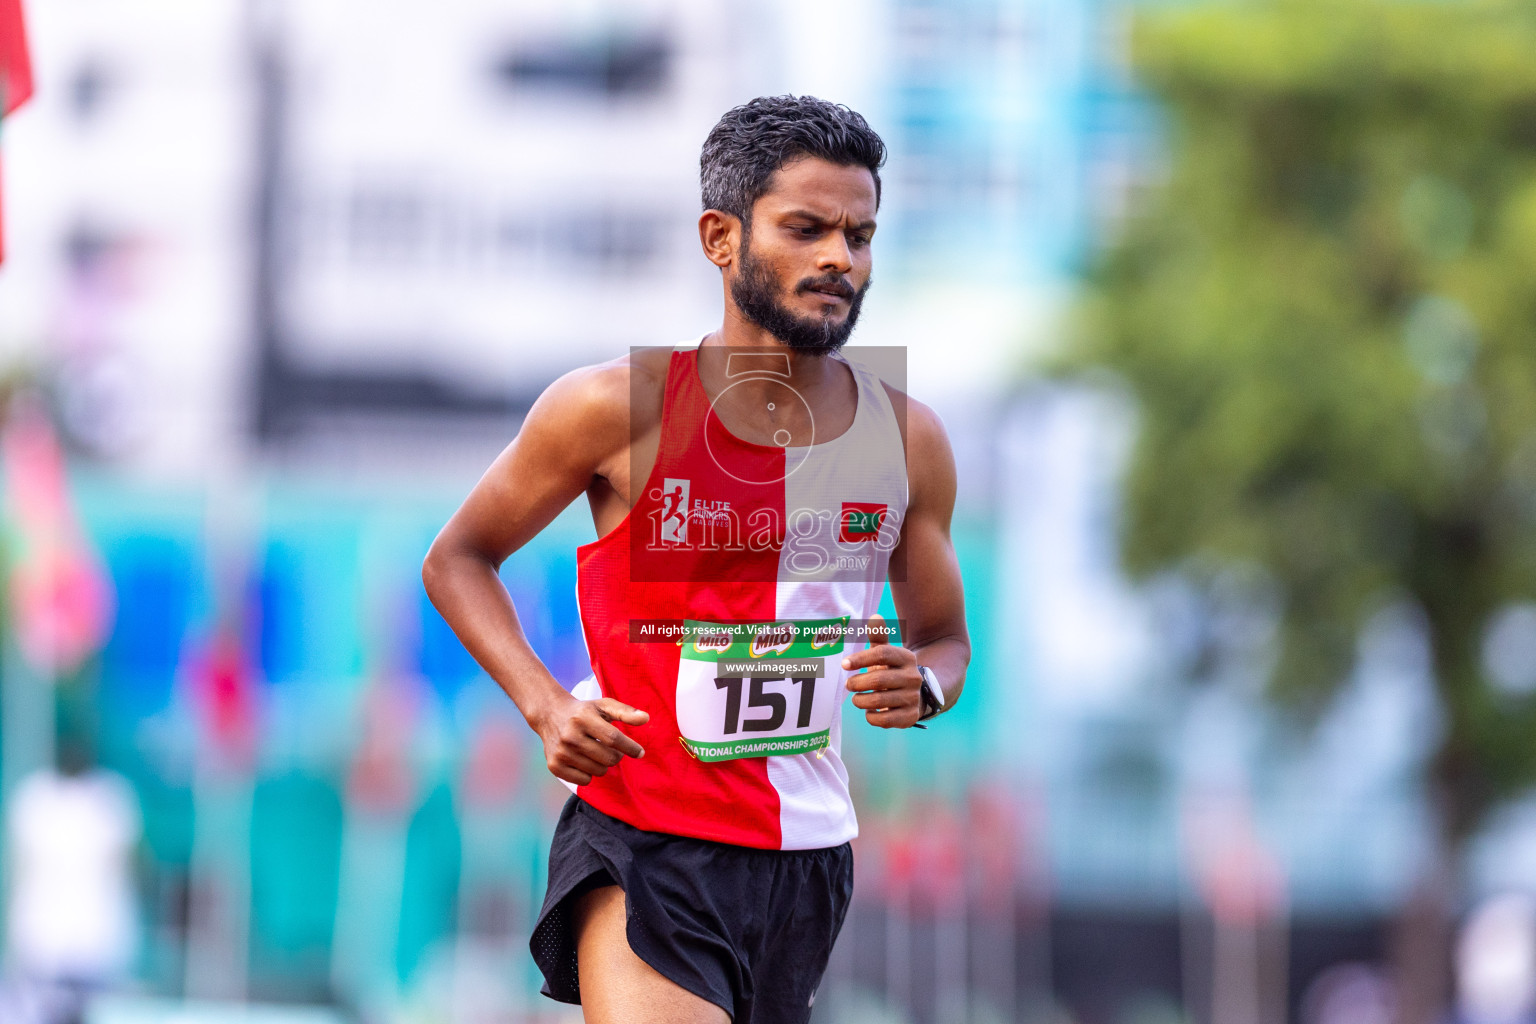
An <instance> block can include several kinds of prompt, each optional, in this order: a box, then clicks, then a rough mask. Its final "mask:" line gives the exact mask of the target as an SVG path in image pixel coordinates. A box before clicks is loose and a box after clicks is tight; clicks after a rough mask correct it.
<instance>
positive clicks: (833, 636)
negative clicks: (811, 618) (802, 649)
mask: <svg viewBox="0 0 1536 1024" xmlns="http://www.w3.org/2000/svg"><path fill="white" fill-rule="evenodd" d="M842 642H843V624H842V623H841V622H829V623H827V624H826V625H825V626H822V627H821V628H820V629H818V630H816V632H814V633H812V634H811V650H813V651H814V650H819V649H820V648H822V647H831V646H832V645H833V644H841V643H842Z"/></svg>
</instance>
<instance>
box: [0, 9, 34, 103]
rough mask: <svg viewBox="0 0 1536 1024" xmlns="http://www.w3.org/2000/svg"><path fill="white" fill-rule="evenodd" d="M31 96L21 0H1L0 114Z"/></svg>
mask: <svg viewBox="0 0 1536 1024" xmlns="http://www.w3.org/2000/svg"><path fill="white" fill-rule="evenodd" d="M31 95H32V58H31V57H30V56H29V55H28V54H27V33H26V30H25V29H24V28H23V27H22V23H21V0H0V115H5V114H10V113H12V112H14V111H15V110H16V108H17V107H19V106H21V105H22V104H23V103H25V102H26V101H27V98H28V97H30V96H31Z"/></svg>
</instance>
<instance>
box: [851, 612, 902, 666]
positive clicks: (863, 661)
mask: <svg viewBox="0 0 1536 1024" xmlns="http://www.w3.org/2000/svg"><path fill="white" fill-rule="evenodd" d="M865 635H866V636H868V637H869V643H870V646H869V647H867V648H865V649H864V650H862V651H855V652H854V653H852V654H850V655H848V657H846V658H844V659H843V668H844V669H847V670H849V671H854V670H857V669H861V668H869V667H871V666H873V665H904V664H907V663H908V662H909V661H916V660H917V655H915V654H913V653H912V652H911V651H909V650H907V649H906V648H905V647H898V646H896V645H895V644H894V643H883V642H879V641H880V640H881V638H882V637H890V638H891V639H892V640H894V639H895V637H894V636H893V635H892V634H891V633H889V632H887V631H886V625H885V620H884V619H883V618H881V617H880V616H878V615H872V616H870V619H869V624H868V628H867V629H866V630H865Z"/></svg>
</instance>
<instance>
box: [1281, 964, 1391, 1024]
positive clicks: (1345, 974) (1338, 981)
mask: <svg viewBox="0 0 1536 1024" xmlns="http://www.w3.org/2000/svg"><path fill="white" fill-rule="evenodd" d="M1393 1011H1394V1000H1393V995H1392V985H1391V983H1390V982H1388V981H1387V979H1386V978H1385V977H1384V976H1383V975H1382V973H1381V972H1380V971H1378V970H1376V969H1375V968H1372V967H1368V966H1367V965H1365V964H1358V963H1345V964H1336V965H1335V966H1333V967H1330V968H1328V969H1327V970H1326V971H1324V972H1323V973H1322V974H1320V975H1318V976H1317V980H1315V981H1314V982H1312V984H1311V985H1309V986H1308V987H1307V992H1306V995H1304V996H1302V999H1301V1024H1392V1020H1393V1019H1394V1016H1395V1014H1394V1012H1393Z"/></svg>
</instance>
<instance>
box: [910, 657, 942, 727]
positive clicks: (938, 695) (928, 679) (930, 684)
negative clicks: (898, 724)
mask: <svg viewBox="0 0 1536 1024" xmlns="http://www.w3.org/2000/svg"><path fill="white" fill-rule="evenodd" d="M917 671H918V674H919V675H921V676H922V677H923V689H922V697H923V713H922V714H920V715H918V716H917V720H918V721H919V722H926V721H928V719H930V718H932V717H933V716H934V715H937V714H938V713H939V712H940V711H943V710H944V690H943V689H942V688H941V687H940V686H939V677H938V675H937V674H936V673H935V672H934V671H933V669H931V668H929V667H928V666H927V665H919V666H917Z"/></svg>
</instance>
